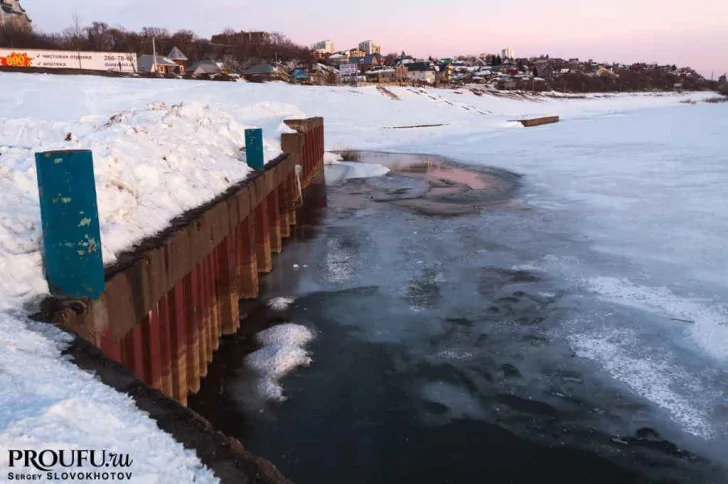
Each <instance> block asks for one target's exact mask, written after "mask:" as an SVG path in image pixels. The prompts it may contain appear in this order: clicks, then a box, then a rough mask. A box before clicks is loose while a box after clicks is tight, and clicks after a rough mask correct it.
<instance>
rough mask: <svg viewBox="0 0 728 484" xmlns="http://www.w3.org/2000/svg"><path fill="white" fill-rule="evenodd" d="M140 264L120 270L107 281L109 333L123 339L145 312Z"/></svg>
mask: <svg viewBox="0 0 728 484" xmlns="http://www.w3.org/2000/svg"><path fill="white" fill-rule="evenodd" d="M138 284H139V275H138V266H137V265H136V264H135V265H133V266H131V267H129V268H128V269H126V270H125V271H122V272H119V273H118V274H116V275H115V276H114V277H113V278H111V280H109V281H107V283H106V293H105V299H106V310H107V313H108V315H109V334H110V336H111V337H112V338H114V339H121V338H123V337H124V336H126V334H127V333H128V332H129V331H130V330H131V329H132V328H133V327H134V325H135V324H137V323H138V322H139V321H141V319H142V317H143V316H144V314H145V312H144V310H143V304H142V301H141V294H140V290H141V287H140V286H138Z"/></svg>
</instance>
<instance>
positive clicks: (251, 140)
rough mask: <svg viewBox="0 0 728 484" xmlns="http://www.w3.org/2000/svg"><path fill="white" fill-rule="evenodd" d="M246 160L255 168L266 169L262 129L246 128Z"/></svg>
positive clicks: (257, 169) (258, 169)
mask: <svg viewBox="0 0 728 484" xmlns="http://www.w3.org/2000/svg"><path fill="white" fill-rule="evenodd" d="M245 160H246V161H247V162H248V166H249V167H251V168H252V169H253V170H256V171H263V170H264V169H265V160H264V158H263V130H262V129H246V130H245Z"/></svg>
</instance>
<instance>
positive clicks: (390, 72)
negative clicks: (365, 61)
mask: <svg viewBox="0 0 728 484" xmlns="http://www.w3.org/2000/svg"><path fill="white" fill-rule="evenodd" d="M364 75H365V76H366V78H367V82H395V81H396V80H397V71H396V70H395V69H392V68H389V69H373V70H370V71H366V72H365V73H364Z"/></svg>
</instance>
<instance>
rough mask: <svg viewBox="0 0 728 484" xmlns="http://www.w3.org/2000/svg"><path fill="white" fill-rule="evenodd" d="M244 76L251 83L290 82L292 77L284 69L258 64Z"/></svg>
mask: <svg viewBox="0 0 728 484" xmlns="http://www.w3.org/2000/svg"><path fill="white" fill-rule="evenodd" d="M243 75H244V76H245V79H246V80H248V81H250V82H268V81H289V80H290V76H289V75H288V74H286V72H285V71H283V70H282V69H280V68H278V67H275V66H272V65H270V64H258V65H257V66H253V67H251V68H250V69H247V70H246V71H245V72H244V73H243Z"/></svg>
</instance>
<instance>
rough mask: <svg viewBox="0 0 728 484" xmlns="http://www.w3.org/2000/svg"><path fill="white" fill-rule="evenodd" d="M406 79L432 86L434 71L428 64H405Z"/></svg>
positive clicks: (434, 77)
mask: <svg viewBox="0 0 728 484" xmlns="http://www.w3.org/2000/svg"><path fill="white" fill-rule="evenodd" d="M406 67H407V79H409V80H410V81H416V82H425V83H427V84H434V83H435V81H436V74H435V70H434V69H433V68H432V67H431V66H430V63H429V62H413V63H411V64H406Z"/></svg>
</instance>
